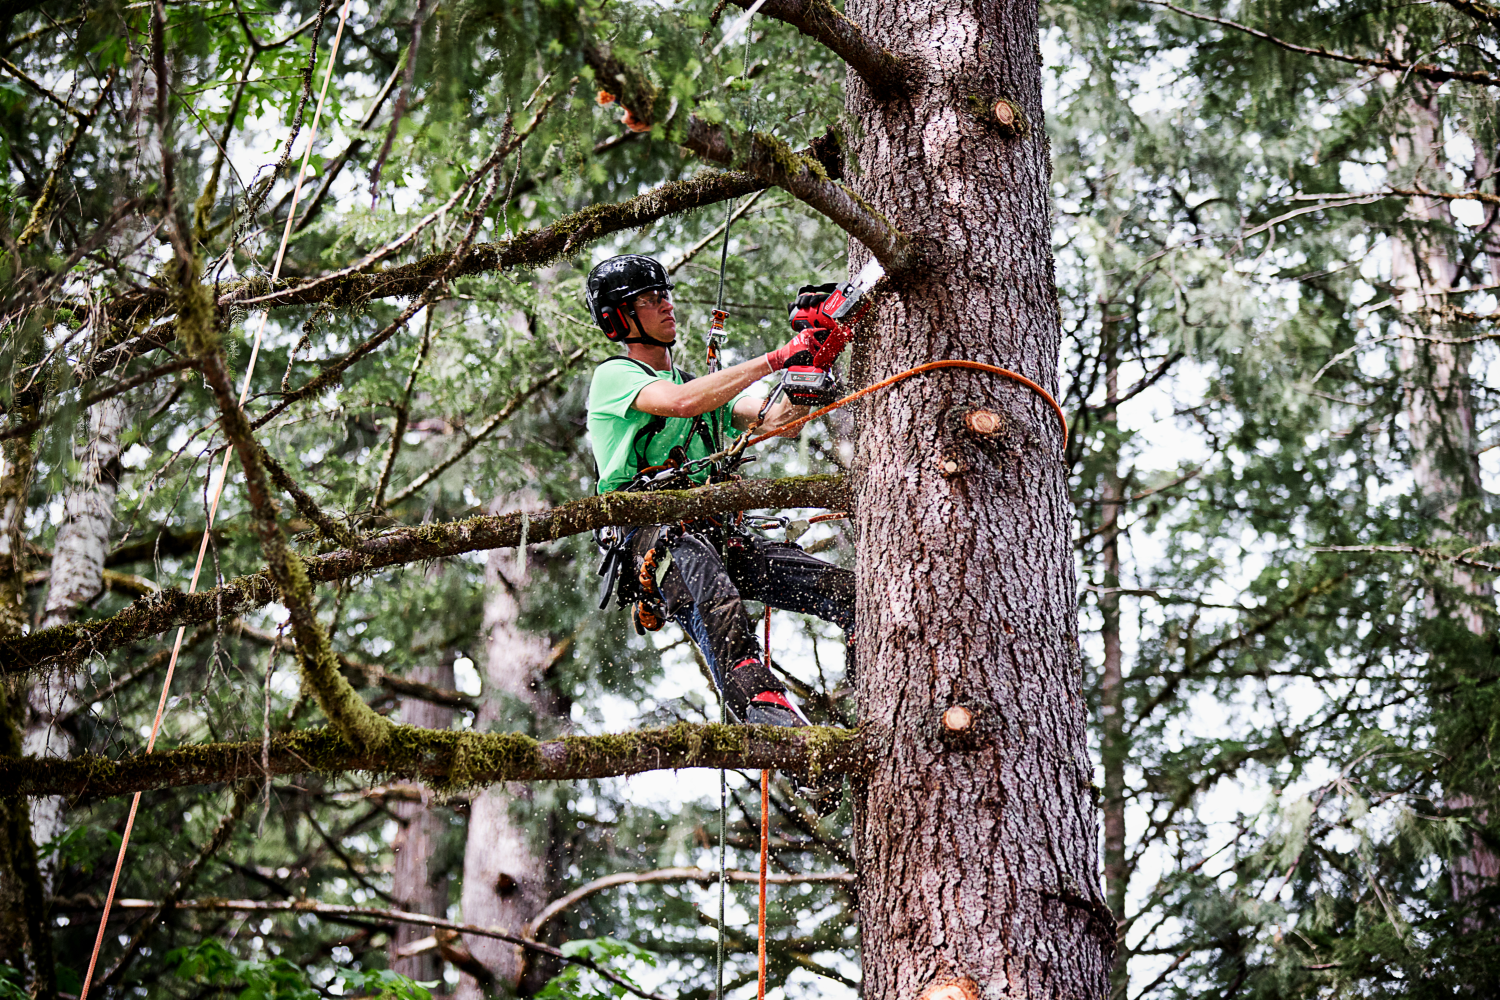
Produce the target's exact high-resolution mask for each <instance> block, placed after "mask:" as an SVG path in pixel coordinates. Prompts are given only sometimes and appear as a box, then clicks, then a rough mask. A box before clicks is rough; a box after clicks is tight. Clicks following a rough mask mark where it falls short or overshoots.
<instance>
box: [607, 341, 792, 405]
mask: <svg viewBox="0 0 1500 1000" xmlns="http://www.w3.org/2000/svg"><path fill="white" fill-rule="evenodd" d="M770 374H771V365H770V362H768V361H767V360H766V356H765V355H764V354H762V355H761V356H760V357H758V358H751V359H750V360H749V361H741V362H740V363H739V364H737V365H730V366H729V367H728V368H725V369H724V370H723V371H717V372H714V373H712V374H711V375H704V376H701V377H699V378H695V379H693V380H692V381H691V382H684V383H683V384H682V385H674V384H673V383H671V382H668V381H667V380H666V379H662V380H660V381H657V382H653V383H651V384H650V385H648V386H646V388H644V389H642V390H641V392H640V395H638V396H636V398H635V408H636V409H638V410H641V411H643V412H645V413H650V414H652V415H655V416H662V417H696V416H698V415H699V414H702V413H708V412H710V411H712V410H717V409H718V408H719V407H721V406H723V405H724V404H725V403H727V402H729V401H730V400H731V399H733V398H734V397H735V396H736V395H737V394H738V393H739V392H740V390H742V389H744V388H745V387H746V386H748V385H750V384H752V383H754V382H758V381H760V380H761V379H763V378H765V377H766V376H767V375H770Z"/></svg>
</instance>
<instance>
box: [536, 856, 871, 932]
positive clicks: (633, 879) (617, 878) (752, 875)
mask: <svg viewBox="0 0 1500 1000" xmlns="http://www.w3.org/2000/svg"><path fill="white" fill-rule="evenodd" d="M724 874H725V876H726V878H727V880H728V881H730V882H751V883H754V882H758V881H759V880H760V872H746V871H728V872H725V873H724ZM857 878H858V877H857V876H856V875H854V874H853V873H851V872H824V873H821V874H816V875H767V876H766V881H767V882H769V883H770V884H771V885H853V884H854V883H855V882H856V880H857ZM718 880H719V873H718V872H716V871H709V870H708V869H707V868H657V869H656V870H654V871H649V872H617V873H615V874H614V875H606V876H604V877H603V878H596V879H594V881H592V882H589V883H586V884H584V885H581V886H579V887H578V888H576V889H574V890H573V891H572V892H570V893H568V894H567V895H566V896H560V897H558V898H557V899H554V900H553V901H552V902H550V903H548V904H547V905H546V906H545V907H543V909H542V912H540V913H538V914H537V915H536V916H535V917H533V918H532V919H531V921H530V922H528V923H527V924H526V926H525V927H524V928H522V930H521V933H522V935H524V936H525V937H528V938H534V937H536V936H537V934H539V933H540V932H541V930H542V928H543V927H546V926H547V925H548V924H550V923H551V922H552V921H553V920H555V919H557V918H558V917H559V916H561V915H562V914H563V912H565V911H566V910H567V909H568V908H569V907H571V906H574V905H575V904H577V903H578V902H580V901H582V900H584V899H587V898H588V897H590V896H592V895H594V894H596V893H600V892H603V891H604V890H605V889H612V888H614V887H615V886H617V885H658V884H661V883H663V882H697V883H699V884H700V885H708V884H709V883H712V882H717V881H718Z"/></svg>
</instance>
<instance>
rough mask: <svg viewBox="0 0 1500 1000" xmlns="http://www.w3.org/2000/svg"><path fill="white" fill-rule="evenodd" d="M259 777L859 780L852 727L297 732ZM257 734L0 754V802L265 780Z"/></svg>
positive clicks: (454, 784)
mask: <svg viewBox="0 0 1500 1000" xmlns="http://www.w3.org/2000/svg"><path fill="white" fill-rule="evenodd" d="M265 764H267V765H268V767H267V768H266V769H267V770H269V774H268V775H267V776H268V777H273V778H274V777H279V776H284V775H292V774H312V773H317V774H339V773H350V772H359V773H365V774H370V775H379V776H380V777H381V779H411V780H420V781H422V782H424V783H426V784H428V785H430V786H433V787H434V788H435V789H436V790H438V791H440V792H442V791H445V790H457V789H467V788H477V787H482V786H486V785H492V784H496V783H497V782H502V781H576V780H579V779H584V778H610V777H618V776H620V775H627V774H641V773H643V772H645V771H661V770H678V769H680V768H685V767H710V768H719V767H730V768H752V769H761V768H773V769H777V770H806V769H808V768H810V767H812V766H813V765H816V766H817V767H819V768H822V769H824V770H826V771H829V772H834V773H843V774H858V773H862V772H863V770H864V768H865V764H866V762H865V745H864V739H863V737H862V736H861V735H860V733H859V732H858V731H857V730H849V729H836V728H833V727H830V726H811V727H805V728H799V729H787V728H779V727H776V726H726V725H718V724H713V725H695V724H692V723H686V722H683V723H678V724H677V725H674V726H669V727H666V728H664V729H643V730H639V731H637V732H632V733H617V734H609V735H604V736H565V737H562V738H560V739H555V740H548V741H547V742H544V743H539V742H538V741H536V740H534V739H532V738H531V737H529V736H526V735H523V734H521V733H477V732H474V731H472V730H458V729H420V728H417V727H416V726H392V727H391V733H390V738H389V739H388V740H387V741H386V742H385V744H384V746H382V747H380V748H379V749H370V748H363V749H362V748H359V747H356V746H354V745H353V744H351V743H349V742H348V741H346V740H345V739H344V738H343V737H342V736H341V735H339V732H338V731H337V730H336V729H333V728H332V727H329V728H323V729H309V730H299V731H297V732H293V733H284V734H281V735H278V736H274V737H273V738H272V739H271V744H270V754H269V755H268V759H267V760H266V761H265ZM264 773H265V771H264V770H263V759H262V744H261V741H260V740H259V739H255V740H247V741H244V742H240V743H204V744H196V745H191V746H183V747H177V748H175V749H172V750H159V751H157V752H156V753H152V754H132V755H130V756H126V757H119V758H110V757H102V756H97V755H92V754H88V755H84V756H80V757H75V758H73V759H71V760H63V759H61V758H56V757H0V797H5V798H10V797H15V796H20V795H67V796H69V797H70V798H74V799H79V798H86V799H88V800H95V799H100V798H107V797H110V796H116V795H124V794H128V793H132V792H137V791H146V790H150V789H158V788H180V787H183V786H185V785H203V784H216V783H220V782H227V781H238V780H239V779H241V778H245V777H251V776H255V775H260V774H264Z"/></svg>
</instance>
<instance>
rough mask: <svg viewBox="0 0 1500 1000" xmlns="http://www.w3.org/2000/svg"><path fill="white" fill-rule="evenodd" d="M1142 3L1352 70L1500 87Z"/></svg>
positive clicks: (1467, 75) (1489, 80)
mask: <svg viewBox="0 0 1500 1000" xmlns="http://www.w3.org/2000/svg"><path fill="white" fill-rule="evenodd" d="M1145 2H1146V3H1149V4H1151V5H1152V6H1154V7H1164V8H1166V9H1167V10H1170V11H1173V12H1174V13H1177V14H1181V15H1182V16H1183V17H1190V18H1192V19H1193V20H1195V21H1206V22H1208V23H1209V24H1217V25H1219V26H1221V27H1225V28H1233V29H1234V30H1235V31H1242V32H1244V33H1245V34H1247V35H1249V36H1251V37H1252V38H1259V39H1260V40H1261V41H1263V42H1270V43H1271V44H1272V45H1275V46H1277V47H1279V48H1283V49H1286V50H1287V51H1288V52H1296V53H1299V54H1301V55H1305V56H1318V57H1320V58H1323V59H1332V60H1334V61H1335V62H1345V63H1352V64H1353V65H1355V66H1368V67H1370V68H1371V69H1383V70H1389V71H1390V72H1392V73H1410V74H1412V75H1413V76H1420V77H1422V78H1423V79H1425V80H1431V81H1432V82H1433V83H1447V82H1448V81H1449V80H1457V81H1459V82H1460V83H1477V84H1479V85H1480V86H1483V87H1493V86H1496V85H1500V77H1497V76H1493V75H1491V74H1489V73H1481V72H1479V71H1478V70H1460V69H1444V68H1443V67H1441V66H1435V65H1433V64H1432V63H1404V62H1401V61H1400V60H1399V59H1370V58H1367V57H1364V56H1352V55H1349V54H1347V53H1344V52H1330V51H1329V50H1328V49H1325V48H1323V47H1322V46H1321V45H1320V46H1318V47H1317V48H1311V47H1309V46H1306V45H1297V44H1295V43H1293V42H1288V41H1285V40H1284V39H1281V38H1277V37H1276V36H1275V35H1271V34H1267V33H1266V32H1264V31H1260V30H1259V29H1256V28H1252V27H1250V26H1249V25H1246V24H1240V23H1238V22H1237V21H1231V20H1229V19H1227V18H1223V17H1214V16H1213V15H1211V14H1199V13H1197V12H1196V11H1191V10H1185V9H1183V8H1182V7H1178V6H1177V5H1176V4H1172V3H1167V2H1165V0H1145Z"/></svg>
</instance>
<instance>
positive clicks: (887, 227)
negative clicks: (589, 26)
mask: <svg viewBox="0 0 1500 1000" xmlns="http://www.w3.org/2000/svg"><path fill="white" fill-rule="evenodd" d="M583 53H584V59H585V60H586V61H587V62H588V64H589V66H590V68H591V69H593V71H594V76H595V78H597V79H598V80H599V82H600V85H601V86H603V87H605V88H607V89H606V92H607V93H610V94H611V96H613V97H614V99H615V100H616V101H618V102H619V103H620V105H621V106H622V107H623V108H625V110H626V113H627V115H628V116H629V117H628V119H627V120H628V121H629V122H633V123H634V124H633V126H632V127H635V128H639V129H648V128H651V127H652V126H653V125H654V124H657V123H660V124H661V125H662V127H663V130H664V132H665V134H666V136H668V137H669V138H671V139H672V140H673V141H674V142H677V143H678V144H680V145H681V146H682V147H683V148H684V149H686V150H688V151H689V152H692V153H696V154H697V155H698V156H700V157H702V158H703V159H705V160H707V161H709V162H710V163H717V164H720V165H722V166H726V167H732V168H735V169H737V170H743V171H744V172H745V173H747V174H750V175H751V176H753V177H755V178H757V179H758V180H760V181H763V182H765V183H766V184H774V185H776V186H777V187H779V188H783V189H785V190H786V191H788V192H790V193H791V194H792V195H793V196H794V197H796V198H797V199H798V200H799V201H802V202H805V203H806V204H808V205H809V206H811V207H812V208H814V209H817V210H818V211H819V212H820V213H822V214H823V215H825V216H827V217H828V218H829V219H830V220H831V221H832V222H834V223H835V224H836V225H837V226H838V227H839V228H840V229H843V230H844V231H845V232H847V233H848V234H849V235H850V236H853V237H854V238H855V239H857V240H859V241H860V242H861V243H863V244H864V245H865V246H866V247H867V248H869V250H870V252H871V253H872V254H874V255H875V257H876V259H877V260H879V261H880V263H881V264H882V265H883V266H884V267H885V269H886V271H888V272H890V273H896V272H898V271H901V270H903V269H905V268H906V267H907V266H908V265H909V264H910V263H911V259H910V258H911V240H910V238H909V237H908V236H907V235H906V234H905V233H903V232H901V231H900V230H899V229H897V228H896V227H895V226H893V225H891V223H890V220H888V219H886V217H885V216H883V215H881V214H880V213H879V212H877V211H876V210H875V209H874V208H873V207H871V206H870V205H869V203H867V202H866V201H865V200H864V199H863V198H861V197H859V195H857V194H855V193H854V192H853V191H851V190H850V189H849V188H847V187H845V186H844V185H843V184H840V183H839V182H838V181H836V180H834V179H833V177H832V176H831V175H830V173H829V170H828V165H827V164H826V163H824V162H822V159H825V158H827V154H828V152H829V151H828V150H827V146H826V144H825V146H824V147H823V148H822V149H819V148H817V144H814V148H813V149H812V153H813V154H814V155H809V154H808V153H800V152H794V151H793V150H792V148H791V147H790V146H788V145H787V144H786V143H785V142H784V141H782V140H781V139H780V138H778V137H777V136H774V135H771V134H770V133H768V132H751V133H750V134H748V135H743V136H741V135H736V134H734V133H732V132H731V131H729V129H727V128H725V127H724V126H722V125H714V124H712V123H710V122H708V121H706V120H704V119H703V118H700V117H699V116H697V115H688V117H687V119H686V120H685V121H684V122H683V123H682V124H677V118H676V115H675V114H674V113H673V112H672V110H671V105H670V104H669V105H668V106H667V107H665V108H663V107H662V104H663V102H664V101H665V100H666V94H665V92H664V91H662V90H661V89H659V88H657V87H656V86H655V85H653V84H652V83H651V82H650V81H649V80H648V79H646V77H645V75H644V74H642V73H641V72H640V71H639V70H638V69H636V68H635V67H632V66H630V65H628V64H626V63H625V62H623V61H622V60H621V59H619V58H618V57H616V56H615V55H614V54H613V53H612V52H611V51H610V50H609V49H607V48H605V47H604V46H603V45H600V44H597V43H596V44H591V45H587V46H585V47H584V50H583ZM669 116H670V117H669ZM818 154H822V156H821V157H820V156H819V155H818Z"/></svg>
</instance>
